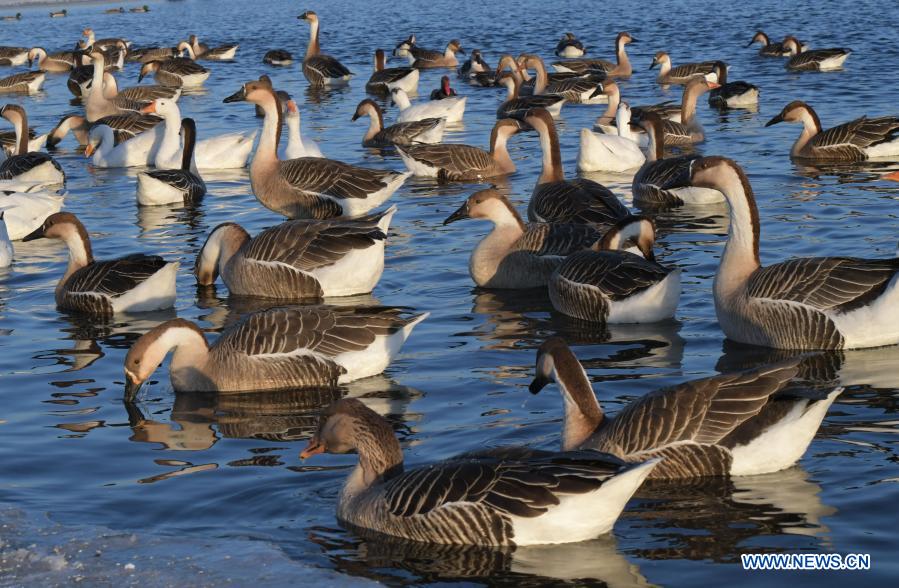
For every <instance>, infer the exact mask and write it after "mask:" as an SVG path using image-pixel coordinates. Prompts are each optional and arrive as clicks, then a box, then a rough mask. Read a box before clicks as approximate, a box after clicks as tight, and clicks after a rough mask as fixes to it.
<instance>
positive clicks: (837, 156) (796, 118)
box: [765, 100, 899, 161]
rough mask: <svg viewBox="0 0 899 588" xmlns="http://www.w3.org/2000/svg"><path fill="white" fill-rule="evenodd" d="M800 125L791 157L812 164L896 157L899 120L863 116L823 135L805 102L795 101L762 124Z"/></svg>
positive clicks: (890, 117) (768, 125) (888, 117)
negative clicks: (789, 123)
mask: <svg viewBox="0 0 899 588" xmlns="http://www.w3.org/2000/svg"><path fill="white" fill-rule="evenodd" d="M780 122H794V123H802V126H803V128H802V133H801V134H800V135H799V138H798V139H796V142H795V143H793V148H792V149H791V150H790V156H791V157H795V158H797V159H808V160H814V161H864V160H866V159H872V158H895V157H896V156H899V117H896V116H878V117H875V118H868V117H866V116H863V117H861V118H857V119H855V120H853V121H850V122H848V123H844V124H841V125H837V126H835V127H832V128H830V129H827V130H826V131H824V130H823V129H822V128H821V120H820V119H819V118H818V115H817V114H816V113H815V111H814V110H813V109H812V107H811V106H809V105H808V104H806V103H805V102H801V101H799V100H794V101H793V102H790V103H789V104H787V105H786V106H785V107H784V109H783V110H782V111H780V114H778V115H777V116H775V117H774V118H772V119H771V120H769V121H768V122H767V124H765V126H766V127H770V126H771V125H775V124H777V123H780Z"/></svg>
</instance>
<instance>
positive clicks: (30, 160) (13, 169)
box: [0, 151, 65, 180]
mask: <svg viewBox="0 0 899 588" xmlns="http://www.w3.org/2000/svg"><path fill="white" fill-rule="evenodd" d="M48 161H49V162H50V163H52V164H53V167H55V168H56V169H58V170H59V171H60V172H62V171H63V170H62V167H60V165H59V162H57V161H56V160H55V159H53V158H52V157H50V155H48V154H47V153H44V152H43V151H31V152H30V153H26V154H25V155H12V156H10V157H9V158H7V159H6V161H4V162H3V163H0V180H11V179H12V178H14V177H16V176H18V175H21V174H24V173H25V172H27V171H29V170H32V169H34V168H35V167H37V166H39V165H41V164H43V163H46V162H48ZM63 176H65V173H64V172H63Z"/></svg>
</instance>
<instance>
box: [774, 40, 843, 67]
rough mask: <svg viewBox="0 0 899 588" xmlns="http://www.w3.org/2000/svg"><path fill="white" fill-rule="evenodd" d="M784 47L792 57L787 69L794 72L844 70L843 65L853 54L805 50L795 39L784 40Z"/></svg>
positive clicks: (832, 50)
mask: <svg viewBox="0 0 899 588" xmlns="http://www.w3.org/2000/svg"><path fill="white" fill-rule="evenodd" d="M784 47H785V48H786V49H787V51H788V52H789V55H790V60H789V61H787V64H786V66H785V67H786V68H787V69H789V70H792V71H833V70H836V69H842V68H843V63H844V62H845V61H846V60H847V59H848V58H849V55H851V54H852V51H851V50H849V49H843V48H842V47H840V48H834V49H811V50H805V49H803V47H802V44H801V43H800V42H799V41H797V40H796V38H795V37H787V38H786V39H784Z"/></svg>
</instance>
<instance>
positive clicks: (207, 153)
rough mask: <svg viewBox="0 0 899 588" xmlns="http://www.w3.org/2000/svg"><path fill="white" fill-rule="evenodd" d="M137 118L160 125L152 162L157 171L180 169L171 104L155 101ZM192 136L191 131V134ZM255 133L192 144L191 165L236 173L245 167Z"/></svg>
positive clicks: (176, 117) (177, 124)
mask: <svg viewBox="0 0 899 588" xmlns="http://www.w3.org/2000/svg"><path fill="white" fill-rule="evenodd" d="M140 112H141V114H155V115H157V116H161V117H162V120H163V121H164V123H163V124H164V128H163V135H162V141H161V142H160V143H159V145H158V146H157V148H156V152H155V156H154V158H153V160H152V163H153V165H154V166H156V167H157V168H159V169H173V170H176V169H180V168H181V162H182V160H183V157H182V151H183V150H182V149H181V141H180V139H179V138H178V132H179V131H180V130H181V109H180V108H178V104H176V103H175V102H174V101H172V100H166V99H165V98H157V99H156V100H154V101H152V102H151V103H150V104H148V105H147V106H145V107H144V108H143V109H141V111H140ZM193 135H194V136H196V134H195V131H194V133H193ZM256 135H257V131H255V130H254V131H243V132H236V133H225V134H223V135H218V136H215V137H209V138H208V139H203V140H202V141H197V142H196V150H195V151H194V162H195V166H196V168H195V169H194V171H196V169H207V170H208V169H240V168H244V167H246V166H247V161H249V159H250V152H251V151H252V150H253V142H254V141H255V140H256Z"/></svg>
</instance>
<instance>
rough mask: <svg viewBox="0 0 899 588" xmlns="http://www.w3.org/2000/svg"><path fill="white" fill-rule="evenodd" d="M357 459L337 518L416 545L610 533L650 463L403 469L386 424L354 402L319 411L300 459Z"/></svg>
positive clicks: (528, 452) (538, 456)
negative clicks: (323, 456)
mask: <svg viewBox="0 0 899 588" xmlns="http://www.w3.org/2000/svg"><path fill="white" fill-rule="evenodd" d="M354 450H355V452H356V453H358V454H359V463H358V465H357V466H356V468H355V470H354V471H353V472H352V473H351V474H350V476H349V477H348V478H347V481H346V482H345V484H344V486H343V489H342V490H341V491H340V494H339V499H338V504H337V518H338V519H339V520H341V521H343V522H344V523H346V524H348V525H350V526H352V527H355V528H358V529H368V530H370V531H374V532H377V533H379V534H381V535H387V536H392V537H400V538H402V539H406V540H412V541H416V542H421V543H422V544H471V545H489V546H518V545H522V546H523V545H533V544H540V543H568V542H573V541H584V540H586V539H593V538H595V537H597V536H599V535H601V534H603V533H607V532H609V531H610V530H611V529H612V526H613V525H614V523H615V521H616V520H617V519H618V517H619V516H620V515H621V512H622V510H624V505H625V503H626V502H627V501H628V500H629V499H630V497H631V496H632V495H633V493H634V492H635V491H636V490H637V488H639V487H640V485H641V484H642V483H643V480H644V479H645V478H646V476H647V475H648V474H649V473H650V472H651V471H652V469H653V468H654V467H655V466H656V464H657V463H658V462H656V461H651V462H648V463H645V464H642V465H639V466H636V467H631V468H630V469H628V468H626V467H623V466H622V464H621V462H619V461H617V460H616V459H614V458H612V457H611V456H608V455H604V454H601V453H595V452H573V453H553V452H549V451H537V450H533V449H525V448H514V447H511V448H498V449H493V450H488V451H484V452H480V453H475V454H465V455H460V456H458V457H456V458H453V459H451V460H449V461H445V462H442V463H438V464H430V465H428V466H426V467H421V468H416V469H413V470H409V471H404V469H403V451H402V449H401V448H400V444H399V442H398V441H397V439H396V436H395V435H394V433H393V429H392V428H391V426H390V423H388V422H387V420H385V419H384V417H382V416H380V415H379V414H378V413H376V412H374V411H373V410H371V409H370V408H368V407H367V406H365V405H364V404H362V402H360V401H359V400H356V399H355V398H344V399H341V400H338V401H337V402H336V403H334V404H332V405H331V406H330V407H328V408H327V409H325V411H324V412H323V413H322V416H321V420H320V422H319V426H318V430H317V431H316V433H315V435H314V436H313V437H312V439H311V440H310V441H309V445H307V446H306V449H304V450H303V452H302V453H301V454H300V457H301V458H303V459H306V458H308V457H311V456H313V455H316V454H319V453H348V452H350V451H354Z"/></svg>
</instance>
